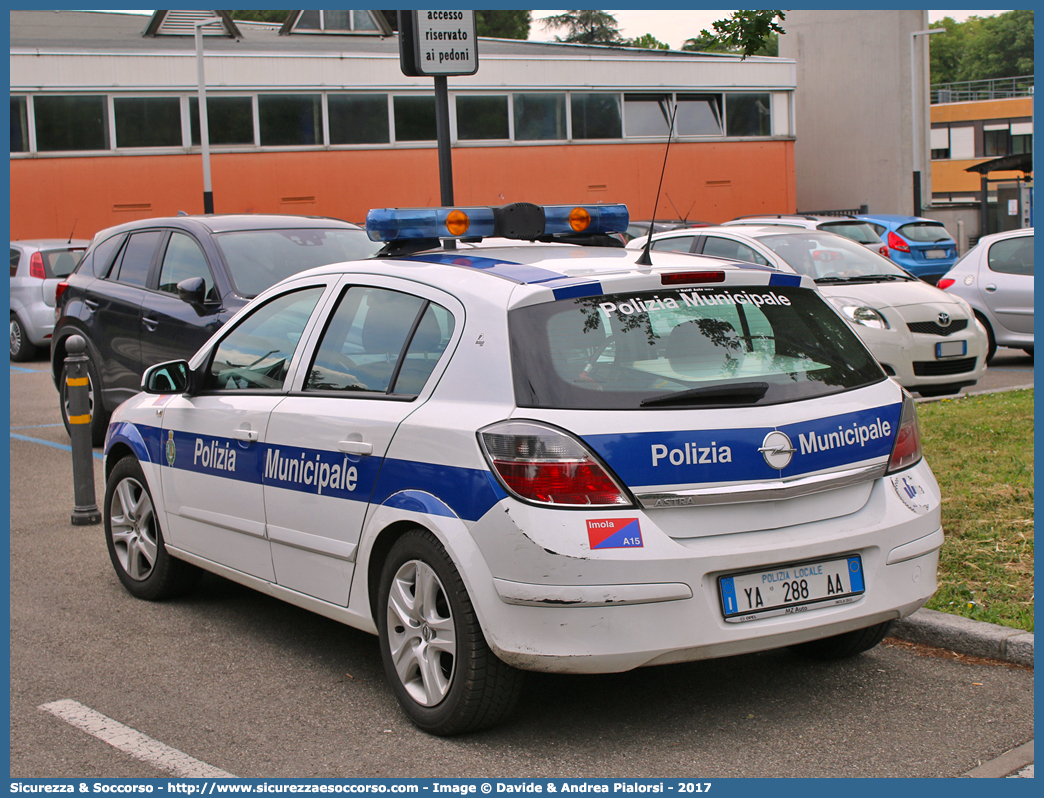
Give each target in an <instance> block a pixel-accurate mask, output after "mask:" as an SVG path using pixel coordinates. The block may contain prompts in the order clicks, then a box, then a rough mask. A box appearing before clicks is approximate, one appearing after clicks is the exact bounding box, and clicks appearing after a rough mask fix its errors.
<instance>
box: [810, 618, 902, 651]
mask: <svg viewBox="0 0 1044 798" xmlns="http://www.w3.org/2000/svg"><path fill="white" fill-rule="evenodd" d="M891 628H892V622H891V621H885V622H884V623H879V624H876V625H874V626H868V627H867V628H866V629H856V630H855V631H852V632H844V633H843V634H839V635H834V636H833V637H824V638H822V639H820V640H809V641H808V642H807V643H798V644H797V645H795V646H791V647H790V650H791V651H793V652H794V653H795V654H799V655H801V656H802V657H807V658H808V659H818V660H834V659H847V658H848V657H854V656H855V655H856V654H862V653H863V652H864V651H869V650H870V649H871V648H873V647H874V646H876V645H877V644H878V643H880V642H881V641H882V640H884V639H885V637H887V636H888V632H889V630H890V629H891Z"/></svg>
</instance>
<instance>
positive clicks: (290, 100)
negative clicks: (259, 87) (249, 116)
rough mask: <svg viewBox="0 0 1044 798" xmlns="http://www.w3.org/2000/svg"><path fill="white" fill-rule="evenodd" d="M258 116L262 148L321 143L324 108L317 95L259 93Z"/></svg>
mask: <svg viewBox="0 0 1044 798" xmlns="http://www.w3.org/2000/svg"><path fill="white" fill-rule="evenodd" d="M257 114H258V119H259V124H260V127H261V146H262V147H296V146H310V145H315V144H322V143H323V108H322V101H321V100H320V98H319V95H318V94H261V95H259V96H258V98H257Z"/></svg>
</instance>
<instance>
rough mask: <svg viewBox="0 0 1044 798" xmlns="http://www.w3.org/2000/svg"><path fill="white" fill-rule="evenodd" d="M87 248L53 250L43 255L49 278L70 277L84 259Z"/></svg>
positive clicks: (45, 269)
mask: <svg viewBox="0 0 1044 798" xmlns="http://www.w3.org/2000/svg"><path fill="white" fill-rule="evenodd" d="M84 249H85V247H79V248H77V249H51V250H47V251H45V252H43V253H41V254H42V255H43V262H44V271H45V272H46V274H47V276H48V277H68V276H69V275H70V274H72V273H73V270H74V269H75V268H76V264H77V263H79V262H80V258H82V257H83V251H84Z"/></svg>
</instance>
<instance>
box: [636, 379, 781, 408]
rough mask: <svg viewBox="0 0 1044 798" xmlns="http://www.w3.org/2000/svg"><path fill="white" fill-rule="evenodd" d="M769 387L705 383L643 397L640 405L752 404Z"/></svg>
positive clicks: (741, 383) (765, 385)
mask: <svg viewBox="0 0 1044 798" xmlns="http://www.w3.org/2000/svg"><path fill="white" fill-rule="evenodd" d="M768 389H769V384H768V383H767V382H738V383H735V384H730V385H706V386H704V387H702V388H690V389H689V390H687V391H678V392H677V393H671V394H667V395H666V396H653V397H651V398H649V399H644V400H642V402H641V407H653V406H656V405H673V404H694V405H695V404H704V403H707V404H711V403H720V404H754V403H755V402H757V401H758V400H760V399H761V398H762V397H763V396H764V395H765V393H766V392H767V391H768Z"/></svg>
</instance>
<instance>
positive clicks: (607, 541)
mask: <svg viewBox="0 0 1044 798" xmlns="http://www.w3.org/2000/svg"><path fill="white" fill-rule="evenodd" d="M587 539H588V541H589V542H590V543H591V548H592V549H636V548H641V546H642V530H641V529H640V528H639V527H638V519H637V518H600V519H598V520H597V521H591V520H589V521H588V522H587Z"/></svg>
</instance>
